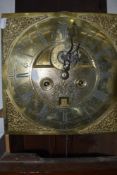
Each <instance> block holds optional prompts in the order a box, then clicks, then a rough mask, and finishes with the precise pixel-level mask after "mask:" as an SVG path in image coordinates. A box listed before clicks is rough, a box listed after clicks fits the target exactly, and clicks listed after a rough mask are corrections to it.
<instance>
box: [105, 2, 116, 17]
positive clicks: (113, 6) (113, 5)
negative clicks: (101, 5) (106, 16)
mask: <svg viewBox="0 0 117 175" xmlns="http://www.w3.org/2000/svg"><path fill="white" fill-rule="evenodd" d="M107 12H108V13H113V14H114V13H115V14H117V0H107Z"/></svg>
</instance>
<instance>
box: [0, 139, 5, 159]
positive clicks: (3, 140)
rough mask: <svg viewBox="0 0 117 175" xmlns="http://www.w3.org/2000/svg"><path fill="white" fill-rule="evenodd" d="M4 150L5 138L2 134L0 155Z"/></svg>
mask: <svg viewBox="0 0 117 175" xmlns="http://www.w3.org/2000/svg"><path fill="white" fill-rule="evenodd" d="M4 152H5V138H4V136H2V137H1V138H0V157H1V156H2V155H3V154H4Z"/></svg>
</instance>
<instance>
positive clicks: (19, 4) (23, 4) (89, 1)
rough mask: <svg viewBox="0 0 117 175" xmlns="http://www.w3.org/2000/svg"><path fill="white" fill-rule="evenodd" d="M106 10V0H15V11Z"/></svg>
mask: <svg viewBox="0 0 117 175" xmlns="http://www.w3.org/2000/svg"><path fill="white" fill-rule="evenodd" d="M47 11H48V12H49V11H53V12H54V11H74V12H106V11H107V5H106V0H30V1H29V0H16V12H47Z"/></svg>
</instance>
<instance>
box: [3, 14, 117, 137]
mask: <svg viewBox="0 0 117 175" xmlns="http://www.w3.org/2000/svg"><path fill="white" fill-rule="evenodd" d="M3 16H5V17H6V18H7V26H6V28H5V29H4V30H3V84H4V102H5V115H6V126H7V127H6V130H7V132H9V133H11V134H12V133H15V134H77V133H78V134H79V133H81V134H82V133H100V132H115V131H116V129H117V125H116V118H117V115H116V114H117V113H116V68H117V67H116V66H117V52H116V38H114V35H116V32H115V28H116V25H115V23H114V22H116V21H117V16H116V15H107V14H82V13H80V14H79V13H67V12H66V13H62V12H61V13H38V14H33V13H32V14H28V13H27V14H14V15H3ZM110 25H113V27H111V31H110V29H109V27H110Z"/></svg>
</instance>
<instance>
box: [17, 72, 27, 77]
mask: <svg viewBox="0 0 117 175" xmlns="http://www.w3.org/2000/svg"><path fill="white" fill-rule="evenodd" d="M24 77H29V73H27V72H26V73H19V74H17V75H16V78H24Z"/></svg>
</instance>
